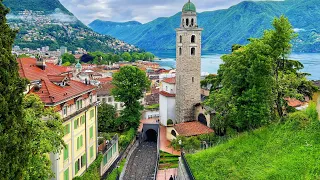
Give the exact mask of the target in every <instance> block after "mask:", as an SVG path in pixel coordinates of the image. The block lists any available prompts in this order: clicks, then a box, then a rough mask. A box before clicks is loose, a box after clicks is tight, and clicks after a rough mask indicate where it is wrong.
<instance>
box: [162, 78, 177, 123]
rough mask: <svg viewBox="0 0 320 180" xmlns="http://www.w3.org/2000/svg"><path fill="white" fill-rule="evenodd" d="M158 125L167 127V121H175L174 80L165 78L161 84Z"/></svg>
mask: <svg viewBox="0 0 320 180" xmlns="http://www.w3.org/2000/svg"><path fill="white" fill-rule="evenodd" d="M159 96H160V98H159V103H160V123H161V124H162V125H164V126H167V121H168V120H169V119H171V120H175V118H176V114H175V107H176V78H175V77H172V78H167V79H164V80H163V81H162V82H161V86H160V93H159Z"/></svg>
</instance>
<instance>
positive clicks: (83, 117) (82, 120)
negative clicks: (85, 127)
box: [80, 115, 86, 125]
mask: <svg viewBox="0 0 320 180" xmlns="http://www.w3.org/2000/svg"><path fill="white" fill-rule="evenodd" d="M85 122H86V117H85V115H83V116H81V117H80V123H81V125H82V124H84V123H85Z"/></svg>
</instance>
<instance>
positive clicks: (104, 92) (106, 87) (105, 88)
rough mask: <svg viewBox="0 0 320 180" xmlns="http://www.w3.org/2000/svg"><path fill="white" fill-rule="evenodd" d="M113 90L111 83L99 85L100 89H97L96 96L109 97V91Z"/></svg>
mask: <svg viewBox="0 0 320 180" xmlns="http://www.w3.org/2000/svg"><path fill="white" fill-rule="evenodd" d="M112 88H114V86H113V84H112V83H111V82H109V83H105V84H101V85H100V87H99V88H98V89H97V94H98V96H109V95H111V90H112Z"/></svg>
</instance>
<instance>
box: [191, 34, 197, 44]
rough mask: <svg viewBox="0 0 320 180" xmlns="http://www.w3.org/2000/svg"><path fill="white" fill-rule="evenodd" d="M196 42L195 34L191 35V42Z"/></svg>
mask: <svg viewBox="0 0 320 180" xmlns="http://www.w3.org/2000/svg"><path fill="white" fill-rule="evenodd" d="M195 42H196V36H195V35H192V36H191V43H195Z"/></svg>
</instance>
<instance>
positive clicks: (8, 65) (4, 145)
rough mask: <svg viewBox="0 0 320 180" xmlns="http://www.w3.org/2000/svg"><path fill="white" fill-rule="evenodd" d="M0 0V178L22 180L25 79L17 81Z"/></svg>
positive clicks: (10, 34)
mask: <svg viewBox="0 0 320 180" xmlns="http://www.w3.org/2000/svg"><path fill="white" fill-rule="evenodd" d="M2 1H3V0H0V162H1V163H0V177H1V179H21V177H22V176H23V174H24V172H23V171H24V168H22V167H23V164H24V163H25V162H27V158H28V155H27V154H25V153H24V152H25V149H24V145H23V143H24V141H23V135H24V131H23V130H22V131H21V129H23V127H24V123H25V122H24V115H23V108H22V102H23V91H24V89H25V87H26V83H27V82H26V80H23V79H21V78H20V76H19V73H18V68H19V67H18V63H17V61H16V59H15V57H14V56H13V55H12V54H11V49H12V45H13V42H14V39H15V37H16V33H17V31H16V30H12V29H11V28H10V27H9V25H8V24H7V20H6V14H8V13H9V9H8V8H6V7H5V6H4V5H3V3H2Z"/></svg>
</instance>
